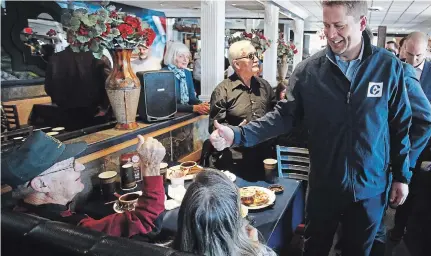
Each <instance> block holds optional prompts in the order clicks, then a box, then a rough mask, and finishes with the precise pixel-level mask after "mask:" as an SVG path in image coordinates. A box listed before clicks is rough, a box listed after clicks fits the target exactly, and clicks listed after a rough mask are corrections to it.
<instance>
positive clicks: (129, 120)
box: [105, 49, 141, 130]
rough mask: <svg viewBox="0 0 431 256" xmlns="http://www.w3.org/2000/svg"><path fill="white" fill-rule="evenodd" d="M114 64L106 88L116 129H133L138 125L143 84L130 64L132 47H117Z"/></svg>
mask: <svg viewBox="0 0 431 256" xmlns="http://www.w3.org/2000/svg"><path fill="white" fill-rule="evenodd" d="M112 53H113V59H114V66H113V69H112V72H111V74H110V75H109V76H108V79H106V83H105V89H106V92H107V94H108V97H109V101H110V102H111V106H112V109H113V111H114V114H115V118H116V119H117V125H116V126H115V128H116V129H119V130H132V129H136V128H137V127H138V124H137V123H136V111H137V110H138V103H139V95H140V94H141V84H140V82H139V79H138V77H137V76H136V74H135V72H133V70H132V66H131V65H130V57H131V56H132V49H115V50H114V51H113V52H112Z"/></svg>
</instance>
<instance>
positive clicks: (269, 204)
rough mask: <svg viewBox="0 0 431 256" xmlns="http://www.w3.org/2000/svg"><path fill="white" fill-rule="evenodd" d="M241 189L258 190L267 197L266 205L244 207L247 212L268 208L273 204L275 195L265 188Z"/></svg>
mask: <svg viewBox="0 0 431 256" xmlns="http://www.w3.org/2000/svg"><path fill="white" fill-rule="evenodd" d="M243 188H251V189H258V190H260V191H263V192H265V193H267V194H268V195H269V199H268V203H266V204H263V205H260V206H246V207H247V208H248V209H249V210H258V209H263V208H266V207H268V206H271V205H272V204H273V203H274V202H275V193H274V192H273V191H271V190H269V189H267V188H264V187H257V186H250V187H243Z"/></svg>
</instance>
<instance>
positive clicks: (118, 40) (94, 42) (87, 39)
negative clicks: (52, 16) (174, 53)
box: [62, 5, 156, 58]
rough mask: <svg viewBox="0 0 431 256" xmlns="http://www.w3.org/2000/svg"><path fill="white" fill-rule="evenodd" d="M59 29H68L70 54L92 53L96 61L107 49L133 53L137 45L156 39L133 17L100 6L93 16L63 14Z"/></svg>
mask: <svg viewBox="0 0 431 256" xmlns="http://www.w3.org/2000/svg"><path fill="white" fill-rule="evenodd" d="M62 22H63V25H64V26H65V27H66V28H67V29H68V40H69V43H70V47H71V48H72V50H73V51H74V52H80V51H92V52H93V55H94V56H95V57H96V58H100V57H101V56H102V52H103V49H104V48H107V49H118V48H119V49H133V48H135V47H136V46H137V45H139V44H144V45H147V46H150V45H151V44H152V43H153V40H154V38H155V37H156V34H155V32H154V31H153V30H152V29H151V28H150V26H149V25H148V23H146V22H144V21H142V19H141V18H139V17H136V16H135V15H132V14H128V13H125V12H121V9H120V10H116V8H115V6H113V5H111V6H108V7H104V6H102V7H101V8H100V9H99V10H97V11H96V12H94V13H88V11H87V10H86V9H76V10H74V11H73V12H72V13H65V14H64V15H63V17H62Z"/></svg>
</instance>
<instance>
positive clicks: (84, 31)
mask: <svg viewBox="0 0 431 256" xmlns="http://www.w3.org/2000/svg"><path fill="white" fill-rule="evenodd" d="M78 35H81V36H86V35H88V30H87V29H86V28H85V27H84V25H82V24H81V26H80V27H79V30H78Z"/></svg>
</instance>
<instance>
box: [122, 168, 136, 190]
mask: <svg viewBox="0 0 431 256" xmlns="http://www.w3.org/2000/svg"><path fill="white" fill-rule="evenodd" d="M120 174H121V189H132V188H134V187H136V180H135V171H134V169H133V165H132V164H131V163H128V164H125V165H123V166H121V171H120Z"/></svg>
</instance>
